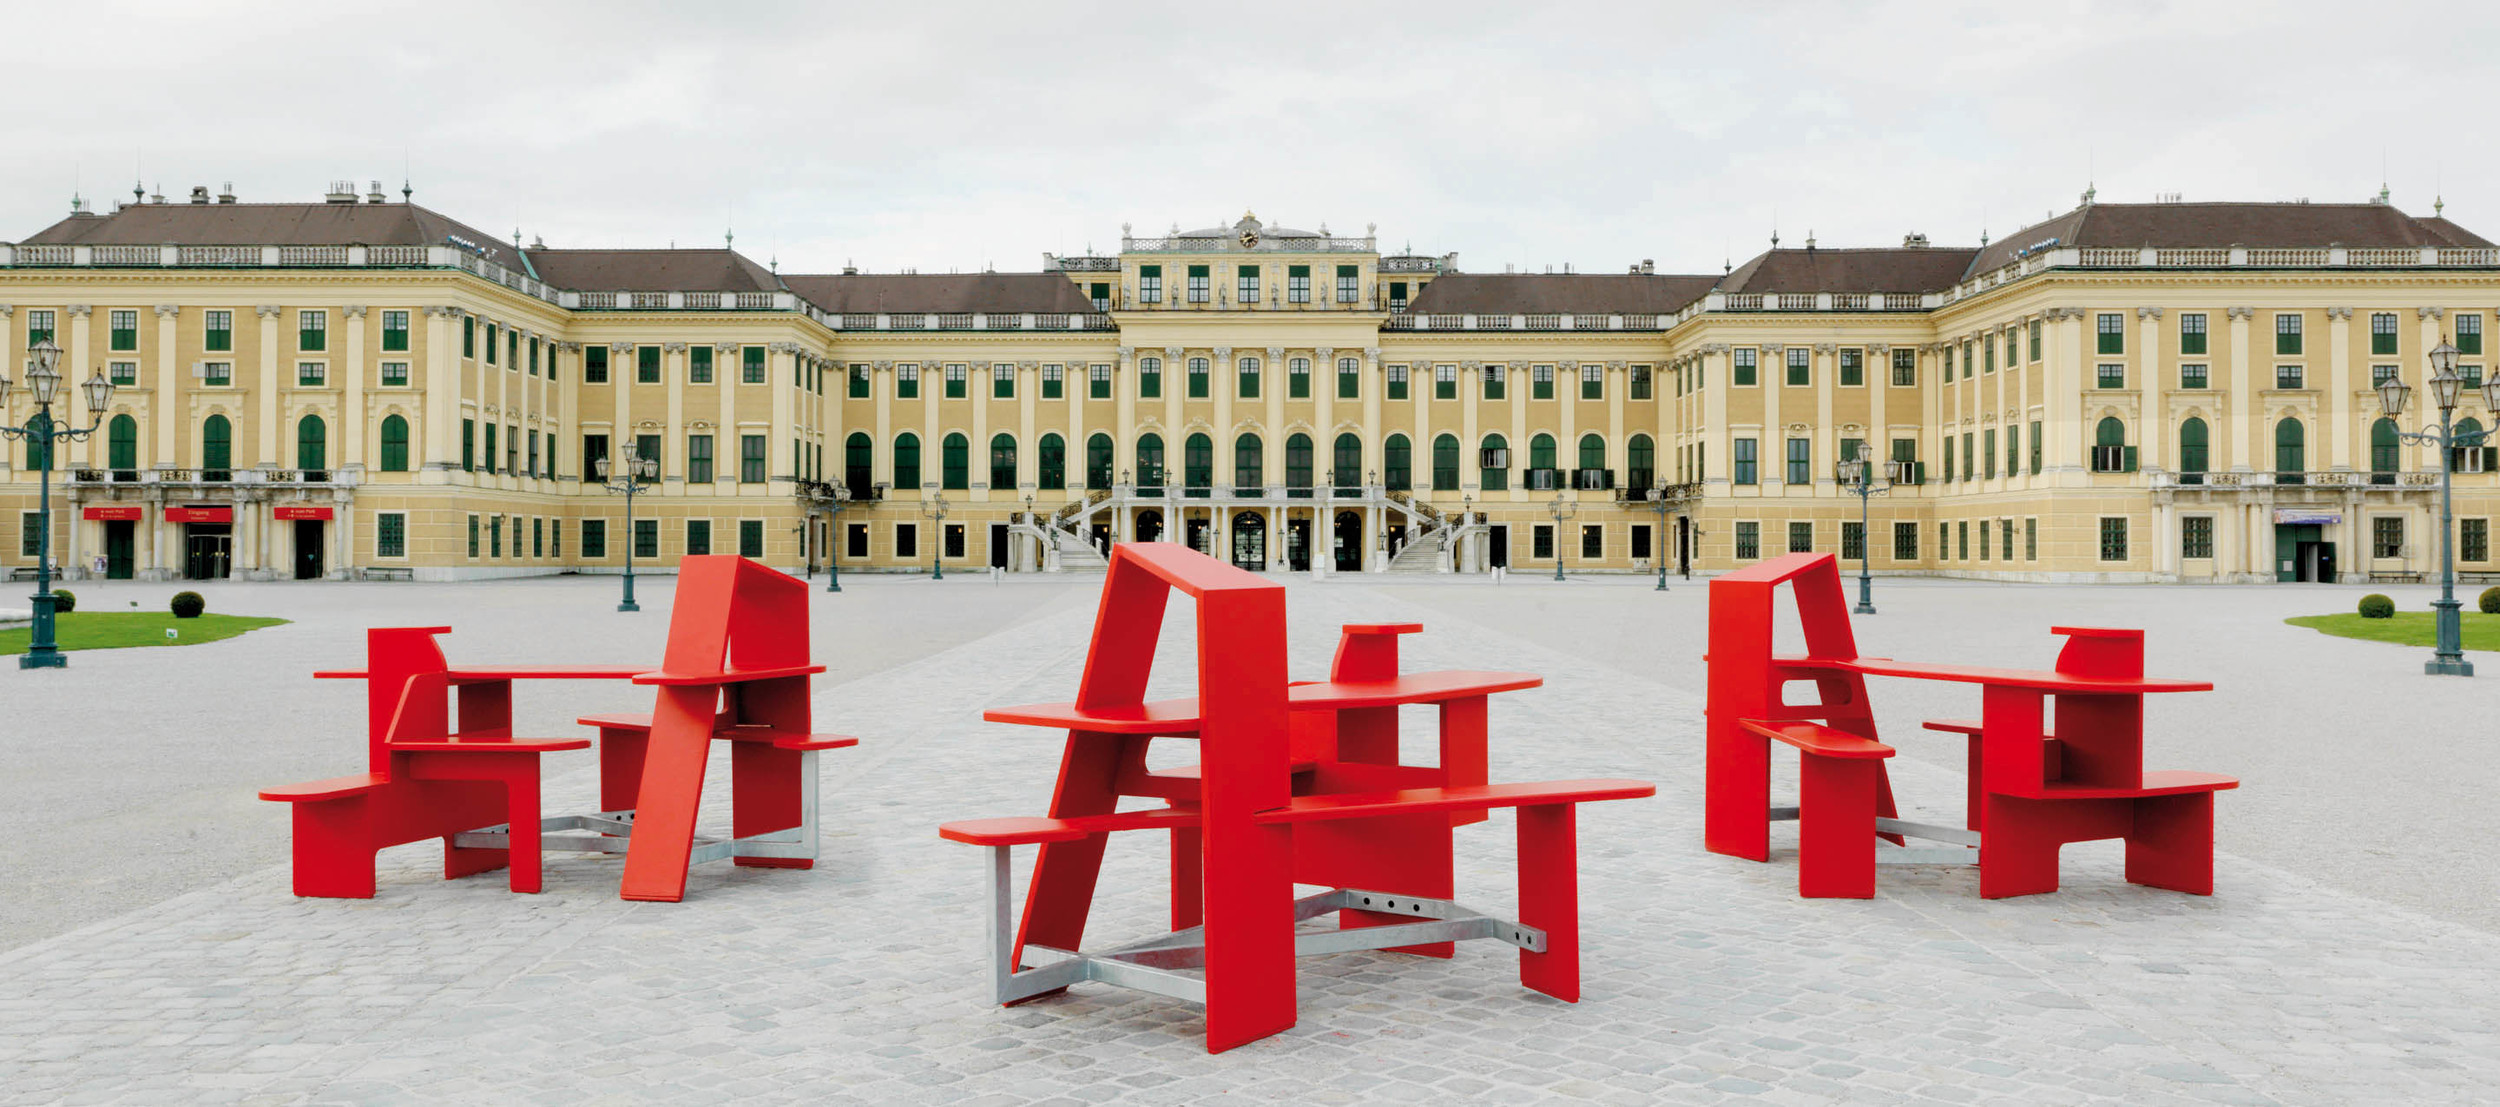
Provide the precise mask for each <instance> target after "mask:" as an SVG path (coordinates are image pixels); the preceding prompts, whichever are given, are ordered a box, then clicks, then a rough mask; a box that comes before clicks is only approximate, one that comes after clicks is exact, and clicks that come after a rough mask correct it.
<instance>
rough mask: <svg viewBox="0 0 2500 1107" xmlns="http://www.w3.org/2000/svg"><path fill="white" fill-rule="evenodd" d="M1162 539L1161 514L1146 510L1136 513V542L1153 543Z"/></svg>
mask: <svg viewBox="0 0 2500 1107" xmlns="http://www.w3.org/2000/svg"><path fill="white" fill-rule="evenodd" d="M1162 538H1163V513H1162V512H1160V511H1154V510H1147V511H1140V512H1138V513H1137V540H1138V541H1140V542H1154V541H1159V540H1161V539H1162Z"/></svg>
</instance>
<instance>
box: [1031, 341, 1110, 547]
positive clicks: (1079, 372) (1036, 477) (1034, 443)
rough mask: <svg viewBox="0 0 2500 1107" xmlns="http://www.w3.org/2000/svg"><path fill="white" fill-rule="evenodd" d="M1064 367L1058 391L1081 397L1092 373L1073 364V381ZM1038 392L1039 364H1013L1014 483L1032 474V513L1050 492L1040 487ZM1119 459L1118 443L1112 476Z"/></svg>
mask: <svg viewBox="0 0 2500 1107" xmlns="http://www.w3.org/2000/svg"><path fill="white" fill-rule="evenodd" d="M1068 368H1069V367H1067V366H1061V367H1060V370H1059V390H1060V391H1061V392H1063V393H1066V394H1069V395H1075V396H1082V395H1084V394H1085V389H1086V388H1087V387H1088V386H1089V385H1090V384H1091V383H1092V382H1091V380H1090V377H1091V374H1092V370H1090V369H1088V368H1087V367H1086V366H1084V365H1081V364H1080V365H1077V366H1075V369H1076V379H1073V380H1071V379H1069V374H1068ZM1041 393H1042V363H1041V362H1038V361H1023V362H1018V363H1016V481H1017V483H1018V484H1022V483H1024V474H1026V473H1031V474H1033V483H1034V485H1035V488H1034V489H1033V510H1034V511H1036V512H1039V511H1040V510H1042V508H1041V504H1042V497H1043V496H1044V495H1046V494H1048V493H1049V492H1050V491H1052V490H1051V489H1047V488H1042V487H1040V483H1041V479H1042V445H1041V439H1040V438H1038V437H1036V433H1037V432H1038V430H1039V425H1038V424H1039V414H1038V405H1039V404H1040V402H1041ZM1078 405H1079V406H1078V407H1077V408H1076V411H1077V412H1082V411H1084V410H1085V409H1084V407H1083V406H1082V405H1083V401H1082V400H1080V401H1078ZM1069 425H1070V426H1071V427H1073V426H1075V424H1074V422H1071V423H1070V424H1069ZM1079 445H1080V447H1081V446H1082V440H1080V441H1079ZM1076 456H1077V457H1079V458H1080V459H1081V458H1083V457H1084V455H1083V454H1081V453H1080V454H1078V455H1076ZM1119 458H1120V447H1119V444H1118V443H1113V444H1112V447H1111V460H1112V471H1113V472H1112V475H1113V476H1117V475H1118V470H1119ZM1007 491H1008V492H1010V493H1018V492H1020V491H1021V490H1020V489H1015V488H1010V489H1008V490H1007ZM1016 499H1017V503H1018V506H1019V507H1020V506H1022V503H1023V497H1022V496H1021V495H1018V496H1017V497H1016ZM1113 522H1114V523H1115V524H1116V523H1117V522H1118V520H1116V519H1115V520H1113Z"/></svg>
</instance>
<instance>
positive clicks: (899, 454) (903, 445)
mask: <svg viewBox="0 0 2500 1107" xmlns="http://www.w3.org/2000/svg"><path fill="white" fill-rule="evenodd" d="M894 490H895V491H896V492H918V491H919V490H920V437H919V436H918V435H915V434H912V433H910V432H909V431H906V432H904V433H902V434H898V435H895V436H894Z"/></svg>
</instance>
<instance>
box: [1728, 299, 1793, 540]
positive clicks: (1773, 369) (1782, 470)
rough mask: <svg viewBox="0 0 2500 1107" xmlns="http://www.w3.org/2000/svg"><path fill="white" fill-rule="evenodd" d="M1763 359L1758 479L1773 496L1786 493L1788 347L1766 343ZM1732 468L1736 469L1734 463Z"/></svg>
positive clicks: (1770, 525)
mask: <svg viewBox="0 0 2500 1107" xmlns="http://www.w3.org/2000/svg"><path fill="white" fill-rule="evenodd" d="M1760 358H1761V360H1760V361H1759V362H1758V363H1757V368H1756V369H1755V370H1754V372H1755V373H1756V374H1757V379H1759V380H1760V381H1761V382H1762V445H1761V446H1759V447H1757V448H1756V462H1755V464H1756V465H1757V466H1758V467H1759V468H1758V469H1757V471H1756V473H1755V477H1756V479H1758V480H1760V481H1761V482H1762V484H1761V488H1762V492H1763V494H1764V495H1769V494H1770V493H1771V490H1772V488H1774V487H1777V488H1778V489H1779V490H1780V492H1781V493H1782V494H1786V493H1787V491H1788V484H1787V481H1788V442H1787V439H1788V424H1787V422H1786V421H1785V420H1784V419H1783V418H1782V417H1781V414H1780V393H1781V392H1784V391H1786V390H1787V388H1788V347H1787V346H1784V345H1782V344H1780V343H1777V342H1765V343H1763V344H1762V353H1761V355H1760ZM1729 468H1730V469H1731V470H1732V469H1733V468H1734V464H1733V462H1732V461H1731V463H1730V466H1729ZM1764 522H1765V523H1766V524H1768V525H1766V526H1765V528H1764V529H1766V530H1769V529H1775V528H1776V527H1777V526H1778V524H1777V523H1774V522H1772V521H1770V520H1764ZM1763 543H1764V545H1763V549H1764V550H1766V551H1767V550H1770V549H1772V548H1773V547H1772V546H1771V545H1770V538H1769V536H1767V535H1766V536H1764V538H1763Z"/></svg>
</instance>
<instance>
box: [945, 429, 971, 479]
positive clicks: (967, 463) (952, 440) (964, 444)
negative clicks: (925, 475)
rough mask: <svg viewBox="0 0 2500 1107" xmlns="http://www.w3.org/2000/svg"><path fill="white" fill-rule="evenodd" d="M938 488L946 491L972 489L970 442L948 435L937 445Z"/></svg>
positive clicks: (961, 437)
mask: <svg viewBox="0 0 2500 1107" xmlns="http://www.w3.org/2000/svg"><path fill="white" fill-rule="evenodd" d="M938 481H939V485H938V486H939V487H940V488H943V489H946V490H947V491H950V492H951V491H954V490H956V489H959V488H970V487H972V441H971V440H970V439H968V438H965V437H964V436H963V435H960V434H950V435H947V436H946V437H945V439H943V440H942V441H940V442H939V443H938Z"/></svg>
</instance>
